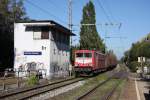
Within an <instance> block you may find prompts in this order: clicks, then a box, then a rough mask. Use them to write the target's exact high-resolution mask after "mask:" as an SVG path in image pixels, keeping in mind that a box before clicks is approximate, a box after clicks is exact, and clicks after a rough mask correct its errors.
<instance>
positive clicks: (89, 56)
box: [84, 53, 92, 58]
mask: <svg viewBox="0 0 150 100" xmlns="http://www.w3.org/2000/svg"><path fill="white" fill-rule="evenodd" d="M84 57H86V58H91V57H92V53H84Z"/></svg>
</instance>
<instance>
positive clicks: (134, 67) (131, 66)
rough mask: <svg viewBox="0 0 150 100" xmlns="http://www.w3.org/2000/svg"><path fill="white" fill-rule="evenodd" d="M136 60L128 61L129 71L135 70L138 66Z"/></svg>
mask: <svg viewBox="0 0 150 100" xmlns="http://www.w3.org/2000/svg"><path fill="white" fill-rule="evenodd" d="M138 65H139V64H138V62H137V61H133V62H130V63H129V69H130V71H131V72H136V70H137V67H138Z"/></svg>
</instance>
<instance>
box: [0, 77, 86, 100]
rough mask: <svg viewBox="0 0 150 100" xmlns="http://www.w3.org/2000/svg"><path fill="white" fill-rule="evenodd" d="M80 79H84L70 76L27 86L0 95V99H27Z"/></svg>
mask: <svg viewBox="0 0 150 100" xmlns="http://www.w3.org/2000/svg"><path fill="white" fill-rule="evenodd" d="M82 80H84V79H83V78H71V79H67V80H62V81H59V82H54V83H50V84H45V85H41V86H36V87H33V88H27V89H24V90H21V91H15V92H12V93H7V94H3V95H0V99H5V98H11V99H12V98H14V99H19V100H20V99H27V98H31V97H33V96H36V95H39V94H42V93H45V92H48V91H52V90H54V89H57V88H60V87H64V86H67V85H70V84H73V83H76V82H78V81H82ZM43 88H44V89H43Z"/></svg>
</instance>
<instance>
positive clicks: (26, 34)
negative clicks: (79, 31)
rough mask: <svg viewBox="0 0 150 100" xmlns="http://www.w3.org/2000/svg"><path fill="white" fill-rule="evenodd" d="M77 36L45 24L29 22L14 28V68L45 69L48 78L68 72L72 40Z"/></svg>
mask: <svg viewBox="0 0 150 100" xmlns="http://www.w3.org/2000/svg"><path fill="white" fill-rule="evenodd" d="M72 35H74V34H73V33H71V32H70V31H69V30H68V29H67V28H65V27H63V26H62V25H60V24H58V23H56V22H54V21H50V20H46V21H27V22H18V23H15V24H14V49H15V62H14V68H15V69H17V70H18V69H19V68H20V66H21V68H22V70H29V65H31V63H32V62H34V64H36V65H35V66H34V64H33V63H32V66H34V68H30V69H34V70H37V69H44V70H46V75H47V77H51V76H54V75H55V74H58V73H59V72H60V71H61V72H64V73H65V72H66V73H67V70H68V67H69V63H70V62H69V59H70V51H69V50H70V46H69V42H70V36H72Z"/></svg>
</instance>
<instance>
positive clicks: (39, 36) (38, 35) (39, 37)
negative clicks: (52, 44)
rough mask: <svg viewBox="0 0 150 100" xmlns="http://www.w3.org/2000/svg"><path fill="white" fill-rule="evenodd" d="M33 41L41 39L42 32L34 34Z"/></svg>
mask: <svg viewBox="0 0 150 100" xmlns="http://www.w3.org/2000/svg"><path fill="white" fill-rule="evenodd" d="M33 39H34V40H39V39H41V32H33Z"/></svg>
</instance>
